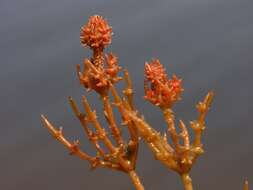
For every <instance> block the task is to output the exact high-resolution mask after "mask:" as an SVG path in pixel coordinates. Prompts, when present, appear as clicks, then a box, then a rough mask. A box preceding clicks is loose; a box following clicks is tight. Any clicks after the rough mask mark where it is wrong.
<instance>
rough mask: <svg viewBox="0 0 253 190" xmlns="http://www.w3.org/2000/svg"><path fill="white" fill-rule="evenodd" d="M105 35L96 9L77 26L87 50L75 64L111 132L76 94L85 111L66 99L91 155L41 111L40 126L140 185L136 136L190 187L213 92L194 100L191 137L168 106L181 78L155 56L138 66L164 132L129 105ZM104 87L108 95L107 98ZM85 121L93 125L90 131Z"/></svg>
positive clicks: (72, 150) (73, 152)
mask: <svg viewBox="0 0 253 190" xmlns="http://www.w3.org/2000/svg"><path fill="white" fill-rule="evenodd" d="M111 38H112V28H111V27H110V26H109V25H108V23H107V21H106V20H105V19H104V18H102V17H101V16H98V15H94V16H91V17H90V18H89V20H88V23H87V24H85V25H84V26H83V27H82V28H81V34H80V39H81V44H82V45H83V46H85V47H89V48H90V49H91V50H92V52H93V55H92V57H91V58H86V59H84V61H83V70H81V66H80V65H77V76H78V79H79V82H80V84H81V85H82V86H83V87H84V88H85V89H87V91H95V92H96V93H97V94H98V95H99V97H100V100H101V102H102V104H103V109H104V116H105V118H106V121H107V123H108V125H109V129H110V133H111V137H110V136H109V133H108V132H106V131H105V128H104V127H102V126H101V124H100V122H99V121H98V119H97V116H96V111H93V110H92V108H91V107H90V104H89V103H88V100H87V99H86V97H85V96H83V98H82V104H83V108H84V110H85V113H82V112H81V111H79V109H78V107H77V105H76V103H75V101H74V100H73V98H72V97H69V103H70V106H71V107H72V109H73V112H74V114H75V115H76V117H77V119H78V120H79V121H80V123H81V125H82V127H83V129H84V132H85V134H86V135H87V137H88V139H89V141H90V142H91V143H92V144H93V146H94V149H95V150H96V152H97V153H96V155H95V156H91V155H89V154H87V153H86V152H84V151H82V150H81V149H80V148H79V144H80V142H79V141H78V140H76V141H74V142H70V141H69V140H67V139H66V138H65V137H64V135H63V131H62V128H60V129H56V128H55V127H54V126H53V125H52V124H51V123H50V122H49V121H48V119H47V118H46V117H45V116H43V115H42V121H43V124H44V126H45V127H47V128H48V129H49V131H50V132H51V133H52V135H53V136H54V137H55V138H56V139H57V140H58V141H60V142H61V143H62V144H63V145H64V146H65V147H66V148H67V149H69V151H70V154H71V155H75V156H78V157H79V158H81V159H83V160H87V161H88V162H89V163H90V165H91V168H93V169H95V168H97V167H104V168H109V169H113V170H117V171H122V172H125V173H126V174H128V175H129V176H130V178H131V181H132V183H133V185H134V187H135V188H136V189H137V190H144V187H143V185H142V183H141V180H140V179H139V177H138V175H137V173H136V171H135V168H136V161H137V154H138V147H139V139H140V137H142V138H143V139H144V140H145V142H146V143H147V145H148V147H149V148H150V149H151V151H152V152H153V154H154V156H155V159H157V160H159V161H160V162H162V163H163V164H164V165H165V166H166V167H168V168H169V169H171V170H173V171H175V172H177V173H178V174H179V175H180V177H181V179H182V182H183V185H184V188H185V190H192V189H193V188H192V180H191V178H190V175H189V172H190V170H191V168H192V166H193V164H194V163H195V161H196V160H197V158H198V156H199V155H201V154H202V153H203V152H204V150H203V145H202V143H201V136H202V133H203V131H204V129H205V117H206V114H207V112H208V110H209V108H210V105H211V102H212V99H213V92H209V93H208V94H207V95H206V97H205V98H204V100H203V101H202V102H199V103H198V104H197V106H196V108H197V111H198V113H199V116H198V118H197V119H196V120H194V121H192V122H190V125H189V126H190V128H191V129H192V130H193V131H194V139H193V142H191V139H190V136H189V133H188V129H187V127H186V124H185V123H184V122H183V121H182V120H180V121H179V125H178V127H179V129H180V130H181V131H180V132H179V133H178V132H177V130H176V125H175V116H174V113H173V111H172V106H173V105H174V104H175V103H176V102H177V101H178V100H180V99H181V98H180V95H181V93H182V92H183V88H182V79H178V78H177V77H176V75H172V78H171V79H170V78H168V76H167V74H166V71H165V68H164V67H163V65H162V64H161V63H160V61H159V60H158V59H153V60H152V61H151V62H150V63H146V64H145V68H144V72H145V80H144V91H145V96H144V98H145V99H146V100H148V101H149V102H151V103H152V104H153V105H155V106H157V107H158V108H159V109H160V110H161V111H162V113H163V116H164V120H165V122H166V124H167V133H165V134H164V135H161V134H160V133H159V132H158V131H156V130H155V129H154V128H152V127H151V126H150V125H149V124H148V123H147V122H146V121H145V120H144V117H143V116H140V114H139V113H138V112H137V110H136V109H135V107H134V102H133V89H132V82H131V80H130V77H129V74H128V71H127V70H122V68H121V67H120V66H119V64H118V58H117V57H116V56H115V55H114V54H113V53H109V54H106V53H104V49H105V47H106V46H107V45H109V44H110V43H111ZM122 71H123V77H120V76H119V73H120V72H122ZM123 78H124V80H125V89H124V90H123V97H122V96H120V94H119V93H118V91H117V90H116V88H115V86H114V84H115V83H117V82H119V81H120V80H122V79H123ZM110 93H111V94H112V97H113V100H111V99H110V96H109V94H110ZM112 105H114V106H115V107H116V109H117V110H118V112H119V113H120V115H121V119H122V123H121V124H120V125H119V124H118V123H117V122H116V120H115V116H114V110H113V107H112ZM121 125H123V126H126V127H127V129H128V132H129V139H127V140H125V139H123V137H122V134H121V130H120V126H121ZM90 127H93V128H94V129H95V132H94V130H93V129H91V128H90ZM167 135H169V137H168V138H171V142H172V145H171V144H169V143H168V140H167ZM112 138H113V141H112V140H111V139H112ZM181 140H182V143H181ZM101 143H103V144H104V147H106V150H104V148H102V147H101ZM248 189H249V188H248V182H247V181H245V184H244V187H243V190H248Z"/></svg>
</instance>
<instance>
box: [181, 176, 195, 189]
mask: <svg viewBox="0 0 253 190" xmlns="http://www.w3.org/2000/svg"><path fill="white" fill-rule="evenodd" d="M181 179H182V181H183V184H184V189H185V190H193V188H192V179H191V178H190V176H189V174H188V173H186V174H182V175H181Z"/></svg>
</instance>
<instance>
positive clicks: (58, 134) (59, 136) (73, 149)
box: [41, 115, 95, 162]
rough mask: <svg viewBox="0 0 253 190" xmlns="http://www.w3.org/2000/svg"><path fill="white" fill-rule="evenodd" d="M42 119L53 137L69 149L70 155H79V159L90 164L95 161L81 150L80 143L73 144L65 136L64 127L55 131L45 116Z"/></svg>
mask: <svg viewBox="0 0 253 190" xmlns="http://www.w3.org/2000/svg"><path fill="white" fill-rule="evenodd" d="M41 119H42V123H43V125H44V126H45V127H46V128H47V129H48V130H49V131H50V133H51V134H52V136H53V137H54V138H55V139H56V140H58V141H59V142H60V143H62V144H63V145H64V146H65V147H66V148H67V149H69V151H70V154H73V155H77V156H78V157H79V158H81V159H83V160H88V161H90V162H94V161H95V159H94V158H93V157H91V156H89V155H88V154H86V153H84V152H83V151H81V150H80V148H79V147H78V145H79V141H75V142H74V143H71V142H69V141H68V140H67V139H66V138H65V137H64V136H63V132H62V127H61V128H60V129H59V130H57V129H55V128H54V126H53V125H52V124H51V123H50V122H49V121H48V120H47V118H46V117H45V116H44V115H41Z"/></svg>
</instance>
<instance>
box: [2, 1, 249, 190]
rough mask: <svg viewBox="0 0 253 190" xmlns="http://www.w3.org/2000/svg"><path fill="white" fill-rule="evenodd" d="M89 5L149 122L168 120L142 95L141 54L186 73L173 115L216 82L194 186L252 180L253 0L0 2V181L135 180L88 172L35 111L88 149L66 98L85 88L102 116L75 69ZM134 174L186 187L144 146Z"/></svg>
mask: <svg viewBox="0 0 253 190" xmlns="http://www.w3.org/2000/svg"><path fill="white" fill-rule="evenodd" d="M93 14H99V15H102V16H103V17H105V18H106V19H107V20H108V22H109V23H110V25H111V26H112V27H113V31H114V35H113V41H112V42H113V43H112V45H111V46H110V47H108V48H107V50H106V51H107V52H110V51H112V52H114V53H115V54H116V55H117V56H118V57H119V61H120V64H121V66H123V67H124V68H128V70H129V72H130V75H131V77H132V80H133V84H134V91H135V102H136V106H137V108H138V110H139V111H140V112H141V113H143V114H144V115H145V118H146V120H147V121H148V122H149V123H150V124H151V125H152V126H153V127H154V128H155V129H157V130H159V131H162V132H163V131H165V123H164V122H163V119H162V114H161V112H160V111H159V110H158V109H157V108H156V107H154V106H152V105H151V104H150V103H148V102H146V101H144V99H143V95H144V92H143V66H144V62H145V61H150V60H151V59H152V58H153V57H154V58H159V59H160V61H161V63H163V64H164V66H165V67H166V69H167V72H168V74H169V75H170V76H171V74H172V73H176V74H177V75H178V76H179V77H181V78H183V80H184V82H183V84H184V89H185V91H184V93H183V100H182V101H180V102H178V103H177V104H176V106H175V107H174V110H175V112H176V115H177V119H183V120H184V121H185V122H188V121H190V120H193V119H195V118H196V117H197V113H196V110H195V104H196V103H197V102H198V101H199V100H202V99H203V98H204V96H205V95H206V93H207V92H208V91H209V90H210V89H212V90H214V92H215V99H214V102H213V105H212V109H211V110H210V112H209V113H208V116H207V128H206V131H205V133H204V138H203V143H204V147H205V150H206V153H205V154H204V155H203V156H201V157H200V158H199V160H198V161H197V162H196V164H195V166H194V167H193V169H192V172H191V176H192V179H193V187H194V189H199V190H201V189H202V190H203V189H205V190H211V189H220V190H221V189H230V190H239V189H242V185H243V181H244V180H245V179H248V180H249V183H250V185H251V184H253V164H252V162H253V149H252V146H253V138H252V136H253V126H252V123H253V117H252V111H253V103H252V100H251V98H252V97H253V87H252V82H253V75H252V72H253V53H252V52H253V20H252V19H253V1H252V0H157V1H154V0H152V1H151V0H146V1H144V0H139V1H136V0H128V1H118V0H92V1H91V0H90V1H87V0H73V1H66V0H61V1H60V0H43V1H38V0H1V1H0V23H1V27H0V36H1V37H0V55H1V63H0V67H1V68H0V113H1V114H0V121H1V126H0V189H1V190H16V189H19V190H23V189H24V190H32V189H36V190H60V189H61V190H70V189H72V190H84V189H87V190H97V189H111V190H114V189H115V190H116V189H122V190H129V189H134V188H133V186H132V184H131V182H130V179H129V177H128V176H127V175H125V174H123V173H120V172H115V171H111V170H106V169H97V170H95V171H93V172H90V171H89V165H88V163H87V162H85V161H81V160H79V159H78V158H76V157H73V156H69V155H68V151H67V150H66V149H65V148H64V147H63V146H62V145H61V144H60V143H58V142H56V141H55V140H54V139H53V138H52V137H51V135H50V134H49V132H48V131H47V129H46V128H43V127H42V124H41V120H40V114H42V113H43V114H45V115H46V116H47V117H48V119H49V120H50V121H51V122H52V123H53V124H54V125H55V126H57V127H59V126H63V127H64V134H65V135H66V137H67V138H69V139H70V140H75V139H80V140H81V146H82V148H83V149H84V150H86V151H87V152H88V153H90V154H95V153H94V151H93V149H92V147H91V146H90V144H89V143H88V141H87V140H86V137H85V136H84V134H83V132H82V128H81V125H80V124H79V122H78V121H77V119H76V118H75V116H74V114H73V113H72V111H71V109H70V106H69V104H68V101H67V97H68V96H70V95H71V96H73V98H74V99H75V100H76V101H77V102H78V105H79V107H81V96H82V95H83V94H85V95H87V97H88V99H89V100H90V103H91V105H92V107H93V108H96V109H97V112H99V114H100V115H101V111H102V110H101V105H100V101H99V99H98V97H97V96H96V95H95V94H93V93H89V94H88V93H87V92H85V90H84V89H83V88H82V87H81V86H80V85H79V81H78V79H77V76H76V73H75V66H76V64H79V63H82V60H83V59H84V58H85V57H90V51H89V50H88V49H83V48H82V47H81V45H80V41H79V33H80V27H81V26H82V25H83V24H84V23H86V22H87V19H88V17H89V16H91V15H93ZM118 87H119V88H122V86H121V85H119V86H118ZM99 119H101V122H102V124H105V122H104V120H103V118H102V116H101V117H99ZM137 172H138V174H139V175H140V178H141V179H142V182H143V184H144V186H145V187H146V189H147V190H154V189H156V190H160V189H183V186H182V184H181V181H180V178H179V177H178V176H177V174H175V173H174V172H172V171H170V170H168V169H167V168H165V166H163V165H162V164H161V163H160V162H158V161H156V160H154V158H153V155H152V154H151V152H150V151H149V149H148V148H147V146H146V144H145V143H141V148H140V152H139V158H138V164H137ZM252 186H253V185H252Z"/></svg>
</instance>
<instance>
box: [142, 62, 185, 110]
mask: <svg viewBox="0 0 253 190" xmlns="http://www.w3.org/2000/svg"><path fill="white" fill-rule="evenodd" d="M145 77H146V78H145V81H144V90H145V98H146V99H147V100H149V101H150V102H151V103H153V104H154V105H156V106H160V107H162V108H168V107H171V106H172V105H173V104H174V103H175V102H176V101H178V100H179V99H180V94H181V92H182V91H183V88H182V80H181V79H178V78H177V77H176V75H173V76H172V79H168V78H167V74H166V72H165V69H164V67H163V65H162V64H161V63H160V61H159V60H158V59H153V60H152V61H151V62H150V63H146V64H145Z"/></svg>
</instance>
